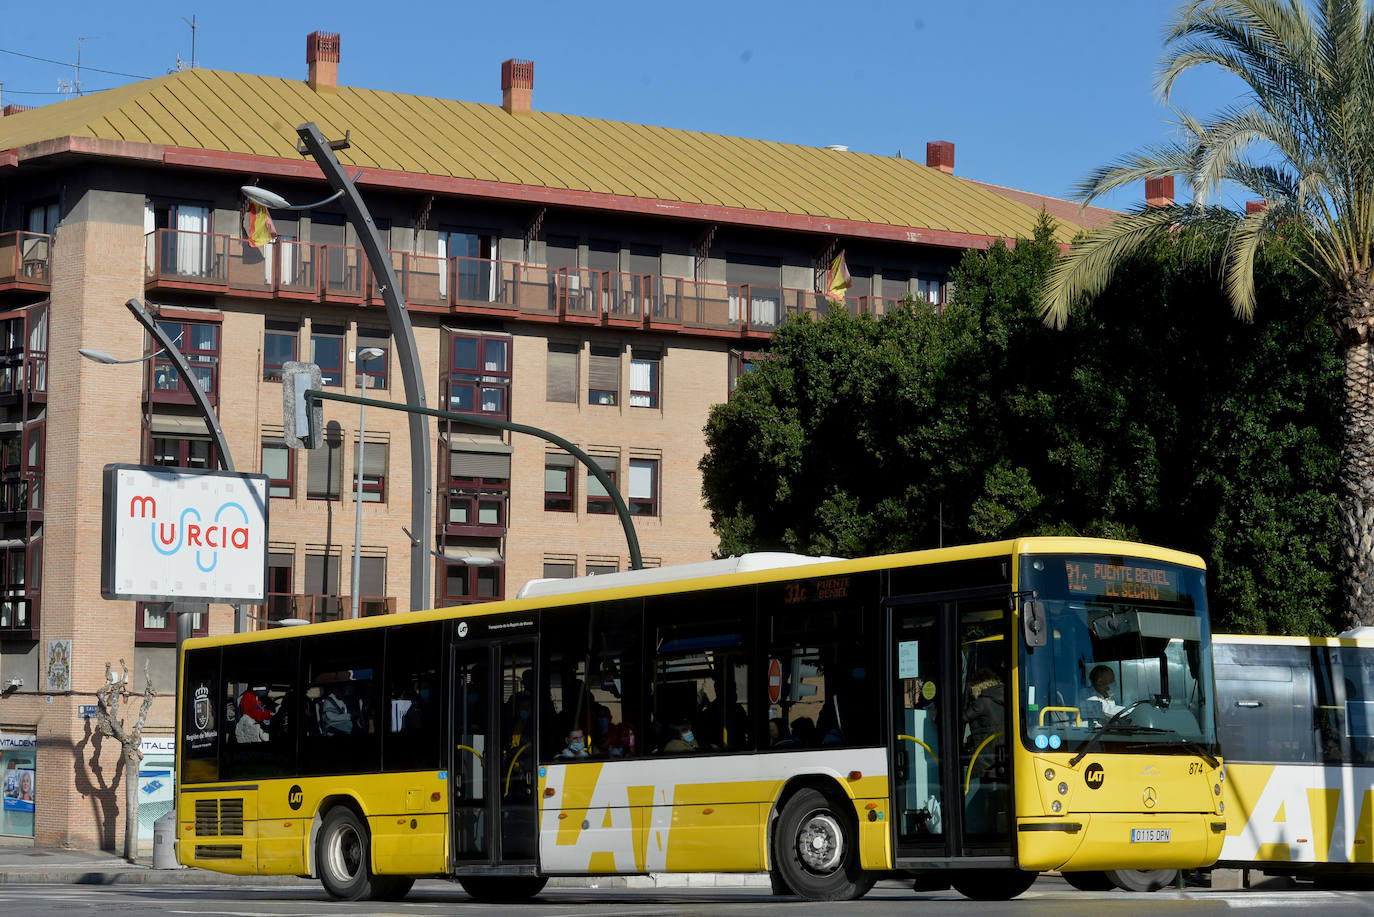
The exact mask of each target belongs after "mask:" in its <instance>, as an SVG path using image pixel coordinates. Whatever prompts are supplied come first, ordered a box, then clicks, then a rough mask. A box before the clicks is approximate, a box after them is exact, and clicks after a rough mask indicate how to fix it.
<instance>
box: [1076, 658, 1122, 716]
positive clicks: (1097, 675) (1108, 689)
mask: <svg viewBox="0 0 1374 917" xmlns="http://www.w3.org/2000/svg"><path fill="white" fill-rule="evenodd" d="M1088 681H1089V682H1091V684H1092V689H1091V690H1090V691H1088V693H1087V694H1086V695H1085V696H1084V698H1083V715H1084V716H1085V717H1086V718H1088V719H1090V720H1094V721H1096V722H1097V723H1099V724H1100V723H1105V722H1106V721H1107V720H1109V719H1111V718H1112V717H1113V716H1115V715H1116V714H1118V713H1120V712H1121V711H1122V709H1123V708H1122V706H1121V705H1120V704H1119V703H1117V702H1116V698H1115V697H1114V696H1113V695H1114V694H1115V693H1116V673H1115V672H1113V671H1112V670H1111V667H1110V666H1105V665H1097V666H1093V669H1092V671H1091V672H1089V673H1088Z"/></svg>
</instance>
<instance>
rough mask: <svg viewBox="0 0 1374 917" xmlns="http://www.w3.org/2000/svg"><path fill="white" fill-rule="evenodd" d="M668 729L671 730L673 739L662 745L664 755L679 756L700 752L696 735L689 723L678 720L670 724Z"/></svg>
mask: <svg viewBox="0 0 1374 917" xmlns="http://www.w3.org/2000/svg"><path fill="white" fill-rule="evenodd" d="M669 728H670V729H671V730H672V733H671V734H672V735H673V738H670V739H669V740H668V741H667V742H665V743H664V745H663V752H664V754H668V755H681V754H687V753H689V752H694V751H701V745H700V744H699V743H698V742H697V737H696V733H695V732H693V731H692V724H691V723H689V722H687V721H686V720H680V721H678V722H676V723H672V724H671V725H670V727H669Z"/></svg>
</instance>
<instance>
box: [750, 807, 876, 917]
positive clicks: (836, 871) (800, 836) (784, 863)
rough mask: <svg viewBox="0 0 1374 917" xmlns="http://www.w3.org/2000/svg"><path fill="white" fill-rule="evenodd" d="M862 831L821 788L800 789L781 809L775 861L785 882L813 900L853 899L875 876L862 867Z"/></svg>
mask: <svg viewBox="0 0 1374 917" xmlns="http://www.w3.org/2000/svg"><path fill="white" fill-rule="evenodd" d="M858 836H859V832H858V828H857V827H856V826H855V825H854V818H853V816H852V815H850V814H846V813H845V811H844V807H843V806H839V805H836V804H835V803H833V802H831V800H830V799H829V798H828V797H827V796H826V795H825V794H824V793H822V792H820V791H819V790H815V789H811V788H810V787H806V788H803V789H800V790H798V791H797V792H796V793H795V794H794V795H793V796H792V798H791V799H789V800H787V803H786V804H785V805H784V806H783V808H782V814H781V815H780V816H779V817H778V824H777V832H776V833H775V834H774V841H775V843H774V857H773V860H774V862H775V863H776V864H777V869H778V872H779V874H780V876H781V878H782V881H783V883H784V884H785V885H786V886H787V887H788V888H790V889H792V891H793V892H795V893H796V894H798V895H801V896H802V897H803V898H808V899H810V900H812V901H852V900H854V899H855V898H862V897H863V896H864V895H866V894H868V890H869V889H870V888H872V887H873V883H874V881H875V880H876V876H874V875H873V874H871V873H866V872H864V871H863V870H862V869H860V868H859V848H858Z"/></svg>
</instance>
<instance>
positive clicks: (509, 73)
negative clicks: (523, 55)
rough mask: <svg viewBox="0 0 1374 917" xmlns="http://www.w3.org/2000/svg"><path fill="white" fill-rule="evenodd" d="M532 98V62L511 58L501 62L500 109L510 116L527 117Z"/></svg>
mask: <svg viewBox="0 0 1374 917" xmlns="http://www.w3.org/2000/svg"><path fill="white" fill-rule="evenodd" d="M533 96H534V61H532V60H517V59H516V58H514V57H512V58H511V59H510V60H508V61H502V62H501V107H502V108H504V109H505V110H506V111H507V112H508V113H509V114H512V115H528V114H529V113H530V104H531V99H532V97H533Z"/></svg>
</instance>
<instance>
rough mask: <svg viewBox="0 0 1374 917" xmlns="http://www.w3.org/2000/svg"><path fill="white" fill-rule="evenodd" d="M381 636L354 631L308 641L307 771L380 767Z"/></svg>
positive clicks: (304, 669) (304, 672)
mask: <svg viewBox="0 0 1374 917" xmlns="http://www.w3.org/2000/svg"><path fill="white" fill-rule="evenodd" d="M378 636H379V635H378V634H377V633H374V632H372V631H354V632H351V633H343V634H327V635H324V636H319V637H311V638H308V639H306V640H304V641H303V645H302V648H301V655H302V659H301V685H302V689H303V697H302V698H301V700H302V704H303V716H302V726H303V728H302V729H301V745H300V752H301V775H302V776H312V775H317V774H335V773H344V772H349V773H368V772H371V771H376V770H378V769H379V768H380V767H381V741H380V734H381V729H380V723H379V721H380V719H381V718H382V717H383V715H384V711H383V710H382V707H381V697H380V691H379V690H378V681H379V677H378V676H379V675H380V671H379V670H380V668H381V661H382V658H381V657H382V652H381V651H382V641H381V640H379V639H378ZM386 712H387V713H389V711H386Z"/></svg>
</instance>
